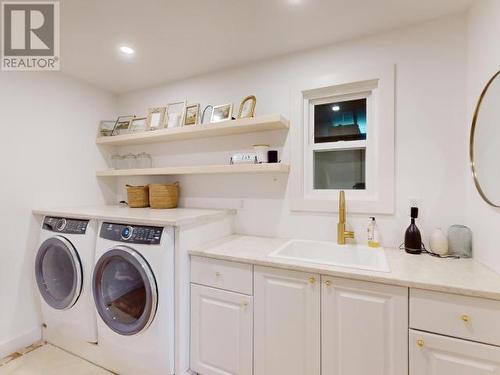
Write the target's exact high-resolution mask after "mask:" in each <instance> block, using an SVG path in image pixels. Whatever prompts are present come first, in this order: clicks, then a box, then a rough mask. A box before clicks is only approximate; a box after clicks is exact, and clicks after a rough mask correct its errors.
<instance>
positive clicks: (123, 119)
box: [111, 115, 135, 136]
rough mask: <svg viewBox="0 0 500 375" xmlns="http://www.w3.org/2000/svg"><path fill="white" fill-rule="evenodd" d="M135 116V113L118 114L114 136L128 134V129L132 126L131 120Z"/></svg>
mask: <svg viewBox="0 0 500 375" xmlns="http://www.w3.org/2000/svg"><path fill="white" fill-rule="evenodd" d="M134 118H135V115H128V116H118V118H117V119H116V122H115V126H114V127H113V132H112V133H111V135H112V136H114V135H123V134H128V129H129V127H130V122H131V121H132V120H133V119H134Z"/></svg>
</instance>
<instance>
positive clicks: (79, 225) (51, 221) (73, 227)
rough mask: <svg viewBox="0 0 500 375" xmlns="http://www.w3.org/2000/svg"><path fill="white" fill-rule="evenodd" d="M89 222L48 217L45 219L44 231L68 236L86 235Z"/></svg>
mask: <svg viewBox="0 0 500 375" xmlns="http://www.w3.org/2000/svg"><path fill="white" fill-rule="evenodd" d="M88 224H89V221H88V220H78V219H68V218H64V217H53V216H46V217H45V219H43V229H45V230H50V231H52V232H58V233H67V234H85V232H86V231H87V225H88Z"/></svg>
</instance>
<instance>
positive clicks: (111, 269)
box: [92, 246, 158, 336]
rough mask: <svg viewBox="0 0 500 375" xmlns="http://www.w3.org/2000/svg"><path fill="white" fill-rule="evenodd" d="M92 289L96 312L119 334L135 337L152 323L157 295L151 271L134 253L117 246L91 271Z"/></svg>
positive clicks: (131, 250) (105, 254)
mask: <svg viewBox="0 0 500 375" xmlns="http://www.w3.org/2000/svg"><path fill="white" fill-rule="evenodd" d="M92 290H93V293H94V301H95V304H96V308H97V312H98V313H99V315H100V316H101V318H102V320H103V321H104V322H105V323H106V325H107V326H108V327H109V328H111V329H112V330H113V331H115V332H116V333H119V334H120V335H126V336H130V335H135V334H137V333H139V332H142V331H143V330H145V329H146V328H147V327H148V326H149V325H150V324H151V323H152V321H153V319H154V316H155V313H156V308H157V304H158V292H157V286H156V280H155V278H154V275H153V272H152V271H151V268H150V266H149V264H148V263H147V262H146V260H145V259H144V258H143V257H142V256H141V255H140V254H139V253H138V252H137V251H135V250H133V249H131V248H129V247H126V246H116V247H114V248H112V249H111V250H109V251H107V252H106V253H104V254H103V255H102V256H101V257H100V258H99V260H98V261H97V263H96V265H95V268H94V276H93V280H92Z"/></svg>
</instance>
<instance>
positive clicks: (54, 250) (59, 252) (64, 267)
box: [35, 236, 82, 310]
mask: <svg viewBox="0 0 500 375" xmlns="http://www.w3.org/2000/svg"><path fill="white" fill-rule="evenodd" d="M35 278H36V283H37V285H38V290H39V291H40V294H41V295H42V297H43V299H44V300H45V302H46V303H47V304H48V305H49V306H50V307H52V308H54V309H57V310H66V309H69V308H71V307H72V306H73V305H74V304H75V303H76V301H77V300H78V297H80V293H81V291H82V264H81V261H80V257H79V256H78V253H77V251H76V249H75V247H74V246H73V245H72V244H71V242H70V241H68V240H67V239H66V238H64V237H62V236H55V237H51V238H49V239H47V240H45V241H44V242H43V243H42V245H41V246H40V248H39V249H38V253H37V255H36V260H35Z"/></svg>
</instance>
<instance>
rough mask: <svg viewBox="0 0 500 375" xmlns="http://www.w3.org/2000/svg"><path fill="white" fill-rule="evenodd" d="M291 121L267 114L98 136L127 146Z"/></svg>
mask: <svg viewBox="0 0 500 375" xmlns="http://www.w3.org/2000/svg"><path fill="white" fill-rule="evenodd" d="M289 127H290V123H289V121H288V120H287V119H286V118H284V117H283V116H281V115H266V116H259V117H252V118H243V119H238V120H231V121H224V122H218V123H213V124H203V125H190V126H183V127H180V128H173V129H160V130H154V131H148V132H142V133H135V134H123V135H115V136H110V137H98V138H97V140H96V143H97V144H98V145H110V146H126V145H140V144H146V143H160V142H171V141H180V140H186V139H195V138H208V137H218V136H223V135H234V134H243V133H253V132H259V131H266V130H277V129H288V128H289Z"/></svg>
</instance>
